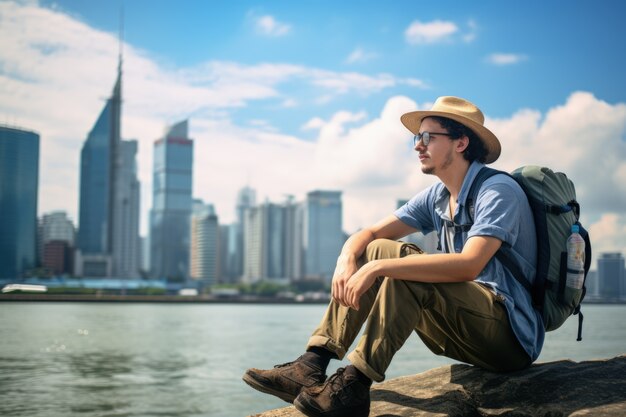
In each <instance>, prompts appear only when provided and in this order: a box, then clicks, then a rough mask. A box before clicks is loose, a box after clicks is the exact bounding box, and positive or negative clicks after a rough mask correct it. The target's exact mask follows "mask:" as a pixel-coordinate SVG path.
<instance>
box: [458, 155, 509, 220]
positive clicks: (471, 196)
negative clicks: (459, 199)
mask: <svg viewBox="0 0 626 417" xmlns="http://www.w3.org/2000/svg"><path fill="white" fill-rule="evenodd" d="M497 174H504V175H508V176H509V177H510V176H511V175H510V174H509V173H508V172H504V171H499V170H497V169H493V168H489V167H482V168H481V169H480V171H478V174H476V177H475V178H474V181H472V185H471V186H470V189H469V191H468V193H467V198H466V199H465V209H466V210H467V214H468V218H469V219H470V224H473V223H474V208H475V205H476V199H477V198H478V191H480V187H481V186H482V185H483V183H484V182H485V181H486V180H487V179H489V178H491V177H493V176H494V175H497Z"/></svg>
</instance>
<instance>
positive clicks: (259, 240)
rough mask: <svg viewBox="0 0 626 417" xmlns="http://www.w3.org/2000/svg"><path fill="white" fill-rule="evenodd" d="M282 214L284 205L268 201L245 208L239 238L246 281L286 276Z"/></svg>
mask: <svg viewBox="0 0 626 417" xmlns="http://www.w3.org/2000/svg"><path fill="white" fill-rule="evenodd" d="M285 214H286V208H285V207H284V206H282V205H278V204H273V203H270V202H265V203H264V204H261V205H259V206H256V207H251V208H248V209H247V210H246V211H245V221H244V225H245V229H244V239H243V240H244V250H245V253H246V256H245V258H244V279H245V281H246V282H256V281H259V280H265V279H282V278H286V277H287V275H286V273H287V271H286V263H285V253H286V252H285V245H286V239H285V237H286V235H285V226H286V223H285V220H286V219H285Z"/></svg>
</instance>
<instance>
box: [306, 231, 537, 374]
mask: <svg viewBox="0 0 626 417" xmlns="http://www.w3.org/2000/svg"><path fill="white" fill-rule="evenodd" d="M421 253H423V252H422V251H421V250H420V249H419V248H418V247H417V246H415V245H412V244H407V243H402V242H396V241H392V240H387V239H378V240H375V241H373V242H372V243H370V244H369V245H368V246H367V249H366V251H365V253H364V255H363V259H362V260H361V261H362V262H368V261H370V260H374V259H387V258H397V257H401V256H421V255H420V254H421ZM366 320H367V324H366V327H365V332H364V333H363V336H362V337H361V339H360V341H359V343H358V345H357V347H356V349H355V350H354V351H353V352H352V353H350V355H348V359H349V360H350V362H352V364H353V365H354V366H356V367H357V368H358V369H359V370H360V371H361V372H363V373H364V374H365V375H367V376H368V377H370V378H371V379H373V380H374V381H378V382H380V381H382V380H384V379H385V371H386V369H387V367H388V366H389V364H390V363H391V359H392V358H393V355H394V354H395V353H396V352H397V351H398V349H400V347H402V345H403V344H404V342H405V341H406V340H407V338H408V337H409V335H410V334H411V333H412V332H413V331H415V332H416V333H417V334H418V335H419V337H420V338H421V339H422V341H423V342H424V344H425V345H426V346H427V347H428V348H429V349H430V350H431V351H433V352H434V353H435V354H437V355H444V356H447V357H450V358H453V359H456V360H459V361H462V362H466V363H470V364H474V365H477V366H480V367H482V368H485V369H489V370H493V371H511V370H518V369H523V368H525V367H527V366H529V365H530V363H531V360H530V357H529V356H528V354H527V353H526V352H525V351H524V350H523V348H522V347H521V345H520V344H519V342H518V341H517V338H516V337H515V335H514V334H513V331H512V330H511V326H510V324H509V319H508V316H507V312H506V308H505V306H504V304H503V302H502V301H501V300H499V299H498V298H497V297H496V295H495V294H493V292H491V291H490V290H489V289H487V288H485V287H484V286H483V285H481V284H479V283H476V282H462V283H440V284H429V283H421V282H413V281H403V280H398V279H390V278H385V277H379V278H378V279H377V280H376V281H375V283H374V285H372V287H371V288H370V289H369V290H368V291H367V292H366V293H365V294H363V296H362V297H361V300H360V309H359V310H358V311H357V310H353V309H350V308H348V307H343V306H341V305H340V304H339V303H337V302H335V301H334V300H333V301H331V302H330V305H329V306H328V309H327V310H326V314H325V315H324V318H323V319H322V321H321V323H320V325H319V327H318V328H317V329H316V330H315V331H314V332H313V335H312V336H311V338H310V339H309V343H308V347H312V346H321V347H324V348H326V349H329V350H330V351H332V352H334V353H335V354H336V355H337V356H338V357H339V359H342V358H343V357H344V356H345V354H346V351H347V349H348V348H349V347H350V346H351V345H352V342H353V341H354V339H355V338H356V336H357V335H358V334H359V331H360V329H361V327H362V326H363V324H364V323H365V321H366Z"/></svg>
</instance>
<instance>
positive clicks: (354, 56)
mask: <svg viewBox="0 0 626 417" xmlns="http://www.w3.org/2000/svg"><path fill="white" fill-rule="evenodd" d="M377 57H378V55H377V54H375V53H374V52H368V51H366V50H364V49H363V48H356V49H355V50H354V51H352V52H351V53H350V55H348V57H347V58H346V63H348V64H355V63H358V62H368V61H371V60H373V59H375V58H377Z"/></svg>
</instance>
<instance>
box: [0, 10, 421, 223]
mask: <svg viewBox="0 0 626 417" xmlns="http://www.w3.org/2000/svg"><path fill="white" fill-rule="evenodd" d="M278 26H280V25H278ZM0 39H2V48H1V49H0V119H4V120H7V121H10V122H11V123H14V124H18V125H21V126H24V127H26V128H29V129H34V130H37V131H39V132H40V133H41V137H42V140H41V153H40V154H41V168H40V173H41V175H40V198H39V202H40V204H39V208H40V212H47V211H50V210H54V209H64V210H67V211H68V212H69V213H70V215H71V216H72V217H73V218H77V215H76V214H77V207H78V196H77V194H78V172H79V168H78V167H79V155H80V149H81V146H82V143H83V141H84V139H85V137H86V135H87V133H88V131H89V129H91V127H92V125H93V123H94V122H95V120H96V118H97V115H98V114H99V112H100V111H101V109H102V106H103V104H104V100H105V99H106V98H107V97H108V96H109V95H110V93H111V89H112V87H113V83H114V81H115V76H116V74H115V68H116V66H117V55H118V40H117V35H116V34H112V33H105V32H102V31H98V30H95V29H93V28H91V27H89V26H87V25H86V24H84V23H82V22H80V21H78V20H76V19H75V18H73V17H70V16H68V15H66V14H63V13H62V12H59V11H56V10H54V9H46V8H42V7H37V6H25V5H22V4H16V3H13V2H0ZM123 71H124V82H123V95H124V105H123V124H122V135H123V137H125V138H136V139H138V140H139V158H138V159H139V160H138V166H139V169H140V173H139V175H140V180H141V181H142V193H143V199H142V206H143V208H144V211H145V209H146V208H148V207H149V206H150V192H151V172H150V170H151V167H152V161H151V157H152V147H153V141H154V140H155V139H157V138H159V137H160V136H161V135H162V132H163V127H164V125H166V124H169V123H172V122H175V121H177V120H180V119H184V118H188V117H190V118H191V129H192V134H193V135H198V132H197V131H196V130H194V129H195V127H194V126H203V127H206V128H207V131H212V130H209V129H208V128H209V127H215V126H222V127H223V126H230V125H231V122H230V121H229V117H230V116H229V110H230V109H232V108H237V107H244V106H248V105H250V103H251V102H253V101H255V100H269V99H273V100H275V104H276V106H277V107H281V106H282V107H283V108H285V107H293V106H295V105H299V102H300V100H297V99H296V98H295V97H289V98H285V97H286V96H287V95H286V94H284V93H283V92H282V91H281V89H282V88H283V85H285V84H288V83H293V82H297V83H299V85H301V86H302V85H304V86H308V87H309V88H310V89H311V90H313V94H315V95H316V96H317V99H316V98H315V97H316V96H312V97H309V98H308V100H309V102H311V101H315V100H320V96H321V97H322V99H323V100H326V101H327V102H329V101H332V100H333V99H334V98H335V97H337V96H338V95H341V94H348V93H354V92H356V93H358V94H361V95H367V94H370V93H372V92H377V91H380V90H382V89H384V88H388V87H392V86H395V85H399V84H407V85H410V86H411V85H413V86H416V85H418V84H419V80H403V79H395V78H394V77H392V76H390V75H386V74H383V75H377V76H369V75H363V74H358V73H354V72H351V73H345V74H344V73H337V72H332V71H327V70H320V69H317V68H310V67H304V66H299V65H290V64H273V63H268V64H259V65H241V64H238V63H235V62H220V61H213V62H207V63H204V64H201V65H198V66H196V67H192V68H182V69H178V70H177V69H171V68H168V69H164V68H162V67H161V66H159V65H158V64H157V62H156V61H155V60H153V59H152V58H151V57H150V56H149V55H148V54H147V53H146V52H144V51H140V50H137V49H136V48H134V47H133V46H132V45H128V44H125V45H124V65H123ZM305 99H306V98H305ZM230 130H233V129H230ZM238 132H239V133H241V134H243V135H245V136H246V137H254V135H253V134H250V133H249V132H244V131H238ZM216 136H217V137H223V136H224V134H219V135H218V134H216ZM194 137H195V136H194ZM232 141H234V140H231V142H232ZM218 149H222V148H221V147H220V148H218ZM231 155H238V154H237V153H236V152H234V153H232V154H231ZM227 159H228V158H227ZM59 161H63V162H62V163H61V162H59ZM231 165H233V166H234V165H235V164H231ZM205 166H206V165H205ZM239 168H242V167H239ZM200 175H202V176H203V177H204V176H206V175H209V174H208V173H202V172H201V173H200ZM232 178H239V177H238V176H237V175H233V176H232ZM243 183H245V181H243V180H242V182H241V183H240V184H243ZM278 183H280V181H279V182H278ZM233 186H234V185H233Z"/></svg>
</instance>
